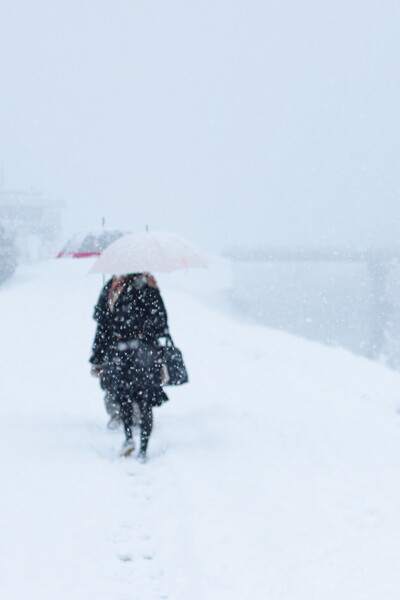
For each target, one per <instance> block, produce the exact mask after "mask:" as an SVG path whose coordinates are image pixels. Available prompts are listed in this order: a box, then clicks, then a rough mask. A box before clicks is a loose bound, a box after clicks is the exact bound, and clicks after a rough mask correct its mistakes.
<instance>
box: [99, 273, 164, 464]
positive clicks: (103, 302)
mask: <svg viewBox="0 0 400 600" xmlns="http://www.w3.org/2000/svg"><path fill="white" fill-rule="evenodd" d="M94 319H95V320H96V321H97V329H96V334H95V338H94V342H93V347H92V354H91V357H90V359H89V362H90V363H91V364H92V368H91V371H92V374H94V375H97V376H99V377H100V380H101V385H102V387H103V389H105V390H106V391H107V394H108V395H110V397H112V399H113V403H114V404H115V406H116V407H117V412H118V416H119V417H120V418H121V419H122V422H123V425H124V430H125V438H126V439H125V442H124V444H123V447H122V450H121V456H130V455H131V454H132V453H133V452H134V450H135V444H134V441H133V431H132V427H133V414H134V403H135V404H136V405H137V406H138V408H139V411H140V449H139V458H141V459H142V460H144V459H145V458H146V452H147V446H148V443H149V438H150V435H151V431H152V428H153V407H154V406H160V405H161V404H162V403H163V402H166V401H167V400H168V397H167V395H166V393H165V392H164V390H163V388H162V348H161V346H160V343H159V338H162V337H165V336H168V335H169V330H168V318H167V312H166V309H165V306H164V302H163V300H162V298H161V294H160V291H159V289H158V287H157V284H156V281H155V279H154V277H153V276H152V275H150V274H148V273H135V274H130V275H125V276H122V277H113V278H112V279H111V280H110V281H109V282H108V283H107V284H106V285H105V286H104V288H103V290H102V292H101V294H100V296H99V300H98V302H97V305H96V307H95V310H94Z"/></svg>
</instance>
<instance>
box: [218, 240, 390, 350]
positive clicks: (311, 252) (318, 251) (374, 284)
mask: <svg viewBox="0 0 400 600" xmlns="http://www.w3.org/2000/svg"><path fill="white" fill-rule="evenodd" d="M224 255H225V256H226V257H227V258H230V259H231V260H232V261H234V262H269V263H277V262H293V263H323V262H326V263H333V262H336V263H364V264H365V266H366V268H367V270H368V273H369V276H370V282H371V284H370V297H371V302H372V310H371V323H370V327H371V340H370V348H369V352H368V355H369V356H370V357H371V358H377V357H379V356H380V355H381V353H382V350H383V347H384V342H385V331H386V325H387V321H388V302H387V300H386V278H387V275H388V271H389V267H390V265H391V264H393V263H397V262H400V247H383V248H382V247H381V248H367V249H364V250H360V249H352V248H343V247H342V248H338V247H328V248H316V247H302V248H296V247H294V248H293V247H290V248H289V247H280V248H276V247H275V248H273V247H267V246H241V247H232V248H230V249H228V250H227V251H225V252H224Z"/></svg>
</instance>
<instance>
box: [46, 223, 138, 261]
mask: <svg viewBox="0 0 400 600" xmlns="http://www.w3.org/2000/svg"><path fill="white" fill-rule="evenodd" d="M126 234H127V232H126V231H118V230H111V229H101V230H100V231H89V232H86V233H77V234H75V235H74V236H73V237H71V238H70V239H69V240H68V241H67V243H66V244H65V245H64V246H63V248H62V249H61V250H60V252H59V253H58V254H57V258H65V257H68V258H87V257H90V256H99V255H100V254H101V253H102V252H103V250H105V249H106V248H107V246H109V245H110V244H112V242H115V240H118V239H119V238H120V237H122V236H124V235H126Z"/></svg>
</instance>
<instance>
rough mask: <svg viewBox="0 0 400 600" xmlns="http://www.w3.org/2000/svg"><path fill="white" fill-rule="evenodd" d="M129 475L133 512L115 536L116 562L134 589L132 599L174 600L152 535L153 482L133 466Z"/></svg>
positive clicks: (120, 525) (127, 516)
mask: <svg viewBox="0 0 400 600" xmlns="http://www.w3.org/2000/svg"><path fill="white" fill-rule="evenodd" d="M131 469H132V470H131ZM127 475H128V479H129V480H128V482H127V484H128V486H127V487H128V497H129V499H130V500H131V509H130V510H129V514H125V515H124V520H122V521H121V522H120V523H119V528H118V530H117V531H116V532H115V533H114V535H113V542H114V545H115V549H116V560H117V561H119V563H120V569H119V571H122V572H120V573H119V575H120V577H121V580H122V581H123V582H124V583H125V584H126V585H127V586H128V587H129V588H130V590H131V592H130V595H129V599H130V600H136V599H137V600H147V599H149V600H150V599H151V600H156V599H158V598H160V599H162V600H167V599H171V597H170V595H169V594H168V593H167V591H166V590H165V587H164V586H165V584H164V582H163V576H164V571H163V569H162V566H161V565H160V564H159V561H158V558H157V553H156V551H155V548H154V541H153V535H152V532H151V527H152V523H151V500H152V489H151V482H150V481H149V479H148V478H147V477H146V475H145V474H141V473H140V472H138V470H133V468H132V467H131V468H130V469H128V470H127ZM143 588H145V589H143Z"/></svg>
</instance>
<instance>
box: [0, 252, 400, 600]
mask: <svg viewBox="0 0 400 600" xmlns="http://www.w3.org/2000/svg"><path fill="white" fill-rule="evenodd" d="M87 270H88V266H87V264H86V265H84V264H83V263H82V262H81V263H78V262H77V261H57V262H56V261H54V262H49V263H46V264H42V265H38V266H35V267H34V268H30V269H24V270H21V271H20V272H19V273H18V274H17V276H16V277H15V279H14V280H12V281H10V282H8V283H7V284H6V285H4V286H3V287H2V289H1V292H0V309H1V311H2V314H3V328H2V331H3V343H2V345H1V348H0V357H1V364H2V377H1V381H0V391H1V398H2V420H1V435H0V452H1V454H0V456H1V473H2V493H1V495H0V519H1V532H2V535H1V552H0V571H1V576H0V596H1V598H7V600H22V599H24V600H25V599H26V598H29V600H39V599H40V600H50V599H51V600H53V599H54V598H57V599H58V600H87V599H88V598H96V600H120V599H121V600H155V599H158V598H169V599H171V600H187V599H189V598H190V600H203V599H204V600H206V599H207V600H228V599H229V600H243V598H252V599H254V600H264V599H265V598H269V599H271V600H277V599H282V600H303V599H304V600H321V599H324V600H337V599H338V598H340V600H369V599H371V600H375V599H377V598H385V600H397V599H398V597H399V595H400V575H399V574H398V567H397V564H398V557H399V556H400V511H399V507H400V469H399V460H400V416H399V415H398V413H397V411H398V408H399V407H400V375H399V374H396V373H393V372H390V371H388V370H386V369H385V368H383V367H381V366H379V365H376V364H373V363H370V362H368V361H366V360H365V359H362V358H358V357H354V356H352V355H351V354H349V353H348V352H345V351H342V350H335V349H329V348H324V347H322V346H320V345H318V344H312V343H310V342H305V341H303V340H300V339H296V338H294V337H291V336H289V335H286V334H283V333H278V332H274V331H270V330H268V329H264V328H258V327H253V326H249V325H247V324H243V323H240V322H238V321H235V320H233V319H232V318H230V317H228V316H226V315H223V314H221V313H219V312H217V311H215V310H213V309H211V308H208V307H207V306H205V305H203V304H201V303H200V302H199V301H198V300H196V299H195V298H194V297H192V296H191V295H189V294H183V293H178V292H176V291H173V290H172V289H168V288H166V287H163V288H162V292H163V296H164V298H165V301H166V305H167V309H168V311H169V316H170V324H171V329H172V332H173V334H174V338H175V340H176V342H177V344H178V345H179V346H180V347H181V348H182V349H183V350H184V353H185V357H186V359H187V362H188V366H189V371H190V376H191V383H190V385H188V386H183V387H182V388H178V389H172V390H170V391H169V395H170V398H171V401H170V402H169V403H168V404H166V405H164V406H163V407H161V408H159V409H157V410H156V413H155V418H156V428H155V431H154V434H153V437H152V439H151V442H150V460H149V462H148V463H147V464H145V465H141V464H139V463H137V462H136V460H135V459H131V460H122V459H120V458H119V457H118V450H119V448H120V445H121V443H122V433H121V432H110V431H108V430H106V428H105V423H106V416H105V413H104V409H103V405H102V395H101V392H100V390H99V388H98V386H97V383H96V381H95V380H94V379H92V378H90V377H89V375H88V363H87V358H88V354H89V349H90V345H91V342H92V336H93V332H94V323H93V322H92V321H91V313H92V306H93V304H94V302H95V300H96V298H97V295H98V291H99V287H100V285H101V281H100V279H99V278H97V277H86V276H85V275H84V273H85V272H86V271H87ZM165 281H167V279H166V280H165Z"/></svg>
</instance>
